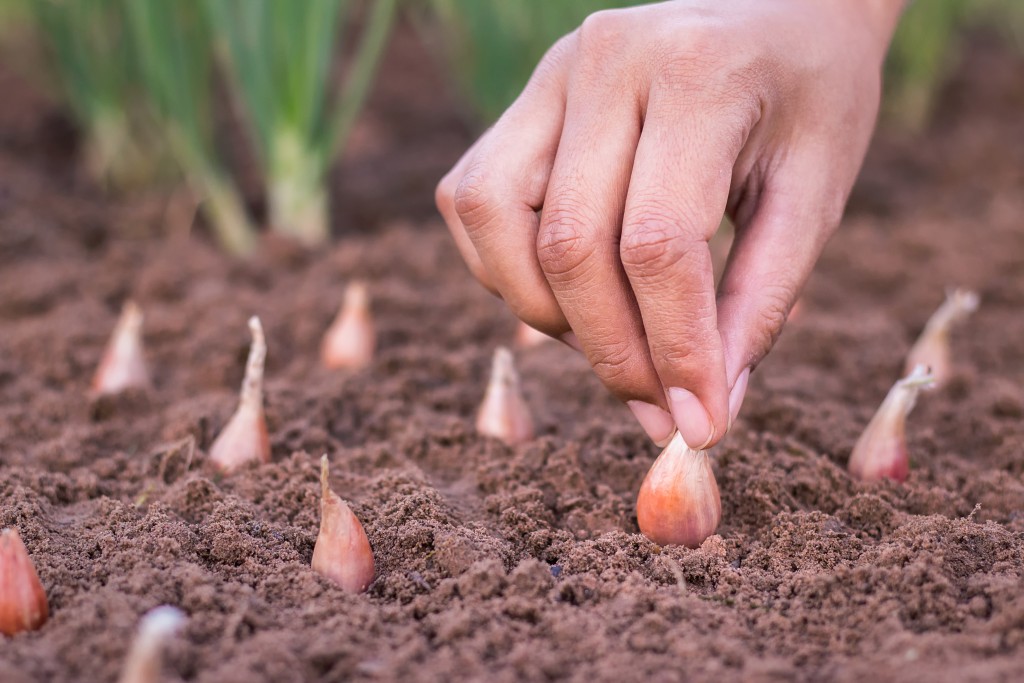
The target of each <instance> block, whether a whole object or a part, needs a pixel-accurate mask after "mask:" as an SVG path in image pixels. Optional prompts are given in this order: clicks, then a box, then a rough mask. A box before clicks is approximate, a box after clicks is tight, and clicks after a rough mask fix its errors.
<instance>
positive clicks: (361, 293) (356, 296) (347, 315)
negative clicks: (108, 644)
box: [320, 281, 377, 370]
mask: <svg viewBox="0 0 1024 683" xmlns="http://www.w3.org/2000/svg"><path fill="white" fill-rule="evenodd" d="M376 345H377V333H376V330H375V329H374V325H373V317H372V316H371V315H370V295H369V292H368V291H367V288H366V283H365V282H359V281H356V282H352V283H350V284H349V285H348V287H346V288H345V298H344V301H343V302H342V305H341V310H339V311H338V317H337V318H335V319H334V322H333V323H331V326H330V328H328V330H327V332H326V334H324V339H323V342H321V344H320V359H321V360H322V361H323V364H324V365H325V366H326V367H328V368H330V369H332V370H333V369H338V368H350V369H358V368H363V367H366V366H367V365H369V364H370V362H371V361H372V360H373V351H374V348H375V347H376Z"/></svg>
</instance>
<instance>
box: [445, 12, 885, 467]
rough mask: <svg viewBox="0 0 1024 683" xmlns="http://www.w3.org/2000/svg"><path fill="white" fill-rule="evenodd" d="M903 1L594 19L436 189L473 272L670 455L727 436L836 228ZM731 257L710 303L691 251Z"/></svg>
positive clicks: (706, 261) (702, 259) (710, 283)
mask: <svg viewBox="0 0 1024 683" xmlns="http://www.w3.org/2000/svg"><path fill="white" fill-rule="evenodd" d="M902 5H903V2H902V0H833V1H830V2H821V0H786V1H785V2H764V0H672V1H670V2H663V3H658V4H653V5H644V6H640V7H633V8H628V9H621V10H611V11H605V12H598V13H596V14H593V15H591V16H590V17H589V18H588V19H587V20H586V21H585V22H584V23H583V25H582V26H581V27H580V28H579V29H578V30H576V31H575V32H573V33H571V34H569V35H568V36H566V37H565V38H563V39H562V40H561V41H559V42H558V43H557V44H555V46H554V47H552V49H551V50H550V51H549V52H548V54H547V55H546V56H545V57H544V59H543V60H542V61H541V62H540V64H539V65H538V67H537V69H536V71H535V72H534V74H533V76H532V78H531V80H530V82H529V84H528V85H527V86H526V88H525V89H524V90H523V92H522V94H521V95H520V96H519V98H518V99H517V100H516V101H515V103H514V104H513V105H512V106H511V107H510V108H509V109H508V110H507V111H506V112H505V114H504V115H503V116H502V117H501V119H500V120H499V121H498V122H497V123H496V124H495V125H494V126H493V127H492V128H491V129H490V130H489V131H488V132H487V133H485V134H484V135H483V136H482V137H481V138H480V139H479V140H478V141H477V142H476V143H475V144H474V145H473V147H471V148H470V149H469V151H467V152H466V154H465V155H464V156H463V157H462V159H461V160H460V161H459V162H458V163H457V164H456V165H455V167H454V168H453V169H452V170H451V171H450V172H449V173H448V175H446V176H445V178H444V179H443V180H442V181H441V183H440V185H439V186H438V189H437V204H438V208H439V209H440V211H441V213H442V214H443V216H444V218H445V220H446V222H447V223H448V226H449V228H450V229H451V231H452V234H453V235H454V237H455V241H456V244H457V245H458V248H459V250H460V252H461V253H462V256H463V258H464V259H465V260H466V263H467V264H468V266H469V268H470V270H471V271H472V272H473V274H474V275H475V276H476V277H477V279H479V280H480V281H481V282H482V283H483V284H484V286H486V287H488V288H489V289H490V290H491V291H493V292H495V293H496V294H498V295H500V296H501V297H502V298H503V299H504V300H505V301H506V302H507V304H508V305H509V307H510V308H511V309H512V311H513V312H514V313H515V314H516V315H517V316H519V318H521V319H522V320H524V321H525V322H526V323H528V324H529V325H531V326H533V327H535V328H537V329H539V330H541V331H543V332H546V333H548V334H550V335H552V336H556V337H559V338H561V339H562V340H563V341H565V342H566V343H568V344H569V345H571V346H573V347H575V348H578V349H580V350H581V351H583V353H585V354H586V357H587V359H588V361H589V362H590V364H591V365H592V366H593V369H594V371H595V373H596V374H597V375H598V377H600V379H601V380H602V381H603V382H604V384H605V385H606V386H607V387H608V388H609V389H610V390H611V391H612V392H613V393H614V394H615V395H616V396H618V397H619V398H620V399H622V400H623V401H625V402H626V403H627V404H628V405H629V406H630V408H631V409H632V410H633V412H634V414H635V415H636V417H637V419H638V420H639V421H640V423H641V425H642V426H643V427H644V428H645V430H646V431H647V433H648V434H649V435H650V436H651V438H652V439H654V440H655V441H656V442H658V443H659V444H664V443H665V442H666V441H667V440H668V439H669V438H670V437H671V435H672V432H673V431H674V430H675V429H676V428H678V429H679V431H680V432H681V434H682V436H683V438H684V439H685V440H686V442H687V444H688V445H690V446H691V447H692V448H706V447H708V446H711V445H713V444H714V443H715V442H717V441H718V440H719V439H720V438H721V437H722V436H723V435H724V434H725V433H726V431H727V430H728V427H729V425H730V424H731V422H732V420H733V419H735V417H736V414H737V412H738V411H739V407H740V405H741V403H742V401H743V395H744V393H745V391H746V386H747V378H748V377H749V374H750V370H751V369H753V368H754V367H756V365H757V364H758V362H760V360H761V359H762V358H763V357H764V356H765V354H767V353H768V351H769V350H770V349H771V347H772V345H773V344H774V342H775V340H776V338H777V337H778V335H779V333H780V331H781V329H782V326H783V323H784V322H785V320H786V316H787V314H788V312H789V310H790V307H791V306H792V305H793V303H794V302H795V301H796V298H797V296H798V295H799V292H800V290H801V288H802V287H803V284H804V282H805V281H806V279H807V277H808V275H809V274H810V271H811V269H812V267H813V265H814V263H815V261H816V260H817V258H818V256H819V254H820V253H821V250H822V249H823V247H824V245H825V243H826V241H827V240H828V238H829V236H830V235H831V233H832V232H833V231H834V229H835V228H836V226H837V225H838V223H839V220H840V217H841V216H842V212H843V207H844V206H845V204H846V199H847V197H848V195H849V191H850V188H851V187H852V185H853V182H854V179H855V177H856V175H857V172H858V170H859V168H860V165H861V162H862V160H863V157H864V153H865V150H866V148H867V143H868V140H869V138H870V136H871V131H872V129H873V127H874V121H875V116H876V113H877V110H878V101H879V92H880V80H881V77H880V73H881V66H882V61H883V58H884V56H885V51H886V48H887V46H888V43H889V40H890V38H891V35H892V32H893V30H894V28H895V24H896V22H897V20H898V17H899V13H900V10H901V9H902ZM723 214H728V215H729V216H730V217H731V218H732V220H733V222H734V223H735V225H736V239H735V242H734V246H733V248H732V251H731V253H730V255H729V260H728V263H727V265H726V269H725V272H724V274H723V276H722V280H721V283H720V285H719V291H718V295H717V300H716V295H715V287H714V277H713V273H712V267H711V255H710V252H709V250H708V245H707V241H708V240H709V239H710V238H711V236H712V235H713V234H714V233H715V231H716V230H717V228H718V226H719V223H720V221H721V218H722V216H723Z"/></svg>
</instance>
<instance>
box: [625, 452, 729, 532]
mask: <svg viewBox="0 0 1024 683" xmlns="http://www.w3.org/2000/svg"><path fill="white" fill-rule="evenodd" d="M636 516H637V523H638V524H639V526H640V531H641V532H642V533H643V534H644V536H646V537H647V538H649V539H651V540H652V541H654V542H655V543H657V544H659V545H683V546H686V547H688V548H696V547H698V546H700V544H701V543H703V542H704V540H705V539H707V538H708V537H709V536H711V535H712V534H713V533H715V530H716V529H717V528H718V524H719V523H720V522H721V520H722V499H721V496H720V494H719V491H718V482H717V481H716V479H715V473H714V471H713V470H712V469H711V459H710V458H709V457H708V454H707V452H706V451H694V450H691V449H690V448H689V447H688V446H687V445H686V442H685V441H683V438H682V436H681V435H680V434H679V433H678V432H676V434H675V435H673V437H672V440H671V441H670V442H669V444H668V446H666V447H665V450H663V451H662V452H661V455H659V456H658V458H657V460H655V461H654V464H653V465H652V466H651V469H650V471H648V473H647V476H646V477H645V478H644V481H643V484H641V486H640V493H639V495H638V496H637V503H636Z"/></svg>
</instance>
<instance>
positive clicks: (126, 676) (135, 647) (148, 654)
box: [118, 605, 185, 683]
mask: <svg viewBox="0 0 1024 683" xmlns="http://www.w3.org/2000/svg"><path fill="white" fill-rule="evenodd" d="M184 624H185V615H184V614H183V613H182V612H181V610H179V609H177V608H175V607H171V606H169V605H163V606H161V607H156V608H154V609H151V610H150V611H149V612H146V614H145V615H144V616H143V617H142V619H141V620H140V621H139V630H138V633H137V634H136V635H135V639H134V640H133V641H132V646H131V650H129V651H128V657H127V659H126V660H125V665H124V668H123V669H122V670H121V677H120V678H119V679H118V681H119V683H159V681H160V680H161V679H160V667H161V665H162V663H163V649H164V647H165V645H166V643H167V641H168V640H170V639H171V637H173V636H174V634H175V633H177V631H178V630H179V629H180V628H181V627H182V626H183V625H184Z"/></svg>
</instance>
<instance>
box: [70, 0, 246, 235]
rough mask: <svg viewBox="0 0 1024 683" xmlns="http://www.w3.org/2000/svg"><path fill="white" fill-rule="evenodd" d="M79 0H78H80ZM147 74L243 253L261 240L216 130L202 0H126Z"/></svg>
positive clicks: (183, 159)
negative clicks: (226, 164)
mask: <svg viewBox="0 0 1024 683" xmlns="http://www.w3.org/2000/svg"><path fill="white" fill-rule="evenodd" d="M72 1H74V0H72ZM120 2H121V5H122V8H123V10H124V11H125V13H126V15H127V18H128V26H129V29H130V34H131V37H132V42H133V44H134V47H135V50H136V53H137V54H138V58H139V59H138V61H139V74H140V82H141V84H142V86H143V88H144V90H145V92H146V93H147V95H148V99H149V102H150V104H151V106H152V107H153V109H154V110H155V112H156V115H157V118H158V120H159V121H160V122H161V124H162V130H163V132H164V138H165V141H166V144H167V145H168V147H169V148H170V150H171V153H172V154H173V155H174V157H175V158H176V160H177V162H178V164H179V165H180V167H181V170H182V172H183V174H184V176H185V178H186V180H187V181H188V183H189V185H190V186H191V187H192V189H193V191H195V193H196V194H197V196H199V197H201V198H202V204H201V206H200V208H201V210H202V211H203V214H204V216H205V217H206V218H207V220H208V222H209V223H210V226H211V228H212V229H213V232H214V234H215V235H216V236H217V238H218V239H219V240H220V242H221V245H222V246H223V247H224V248H225V249H227V250H228V251H230V252H232V253H236V254H243V253H245V252H247V251H248V250H249V249H250V248H251V247H252V246H253V244H254V242H255V231H254V230H253V228H252V225H251V224H250V222H249V217H248V214H247V212H246V208H245V204H244V202H243V200H242V196H241V194H240V192H239V191H238V188H237V187H236V185H235V183H234V182H233V181H232V179H231V176H230V175H229V174H228V173H227V172H226V170H225V168H224V166H223V164H222V163H221V160H220V158H219V155H218V151H217V147H216V145H215V144H214V137H213V120H214V113H213V104H214V103H213V89H212V80H211V79H212V75H213V42H212V39H211V36H210V33H209V29H208V27H207V26H206V23H205V21H204V19H203V14H202V11H201V8H200V7H199V5H198V3H197V2H194V1H190V2H186V1H184V0H180V1H175V2H169V1H168V0H120Z"/></svg>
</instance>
